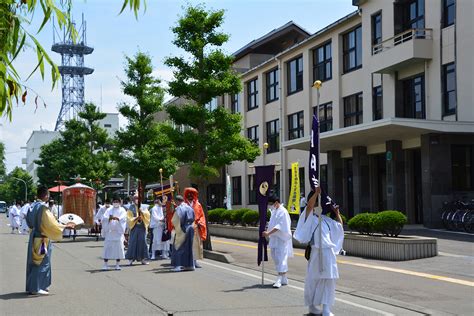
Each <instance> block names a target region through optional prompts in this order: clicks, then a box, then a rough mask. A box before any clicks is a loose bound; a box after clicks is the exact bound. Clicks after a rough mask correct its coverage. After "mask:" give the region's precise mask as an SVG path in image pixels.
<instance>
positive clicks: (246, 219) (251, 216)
mask: <svg viewBox="0 0 474 316" xmlns="http://www.w3.org/2000/svg"><path fill="white" fill-rule="evenodd" d="M258 220H259V214H258V212H257V211H254V210H249V211H247V212H245V214H244V215H243V216H242V222H243V223H244V224H246V225H250V226H254V225H257V222H258Z"/></svg>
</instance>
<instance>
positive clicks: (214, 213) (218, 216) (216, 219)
mask: <svg viewBox="0 0 474 316" xmlns="http://www.w3.org/2000/svg"><path fill="white" fill-rule="evenodd" d="M222 212H223V209H219V208H216V209H214V210H210V211H209V212H207V220H208V221H209V222H211V223H222Z"/></svg>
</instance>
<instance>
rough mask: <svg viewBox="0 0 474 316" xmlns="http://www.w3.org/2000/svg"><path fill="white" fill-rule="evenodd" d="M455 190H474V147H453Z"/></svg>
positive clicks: (452, 160) (452, 159) (452, 161)
mask: <svg viewBox="0 0 474 316" xmlns="http://www.w3.org/2000/svg"><path fill="white" fill-rule="evenodd" d="M451 163H452V179H453V190H458V191H470V190H474V184H473V180H474V168H473V165H474V146H460V145H455V146H452V147H451Z"/></svg>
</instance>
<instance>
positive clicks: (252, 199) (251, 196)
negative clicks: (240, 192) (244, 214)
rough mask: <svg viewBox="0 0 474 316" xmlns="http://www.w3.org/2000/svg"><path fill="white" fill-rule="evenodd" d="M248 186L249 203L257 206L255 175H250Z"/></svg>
mask: <svg viewBox="0 0 474 316" xmlns="http://www.w3.org/2000/svg"><path fill="white" fill-rule="evenodd" d="M247 185H248V188H249V203H248V204H257V190H256V188H255V175H253V174H249V175H248V176H247Z"/></svg>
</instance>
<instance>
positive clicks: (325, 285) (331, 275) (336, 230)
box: [294, 188, 344, 316]
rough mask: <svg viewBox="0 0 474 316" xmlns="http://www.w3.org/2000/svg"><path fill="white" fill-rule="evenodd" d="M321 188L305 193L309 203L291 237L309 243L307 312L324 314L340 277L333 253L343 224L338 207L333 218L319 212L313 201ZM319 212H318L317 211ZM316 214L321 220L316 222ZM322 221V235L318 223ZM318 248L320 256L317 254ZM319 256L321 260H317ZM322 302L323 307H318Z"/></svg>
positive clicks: (328, 310) (339, 243)
mask: <svg viewBox="0 0 474 316" xmlns="http://www.w3.org/2000/svg"><path fill="white" fill-rule="evenodd" d="M320 192H321V191H320V188H317V189H316V192H315V191H311V192H310V194H309V195H308V199H307V201H308V205H307V207H306V209H305V210H304V211H303V212H302V213H301V214H300V218H299V220H298V225H297V227H296V230H295V233H294V238H295V239H296V240H298V241H299V242H300V243H310V245H311V255H310V258H309V261H308V267H307V271H306V277H305V287H304V302H305V305H306V306H308V308H309V313H310V314H316V315H318V314H321V313H322V315H323V316H329V315H333V314H332V313H331V308H332V306H333V305H334V301H335V293H336V279H338V278H339V271H338V268H337V262H336V255H338V254H339V252H340V251H341V249H342V244H343V241H344V228H343V227H342V219H341V216H340V214H339V207H335V208H333V212H332V213H333V214H334V217H335V218H336V220H333V219H331V218H330V217H328V216H325V215H321V214H320V213H319V212H318V208H316V209H315V208H314V206H315V205H316V200H317V196H318V195H319V194H320ZM318 213H319V214H318ZM319 216H320V217H321V223H319ZM320 224H321V229H322V231H321V239H320V237H319V236H320V232H319V225H320ZM320 252H321V255H322V258H320ZM320 260H321V261H322V264H320V263H319V262H320ZM319 305H322V311H321V309H319Z"/></svg>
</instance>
